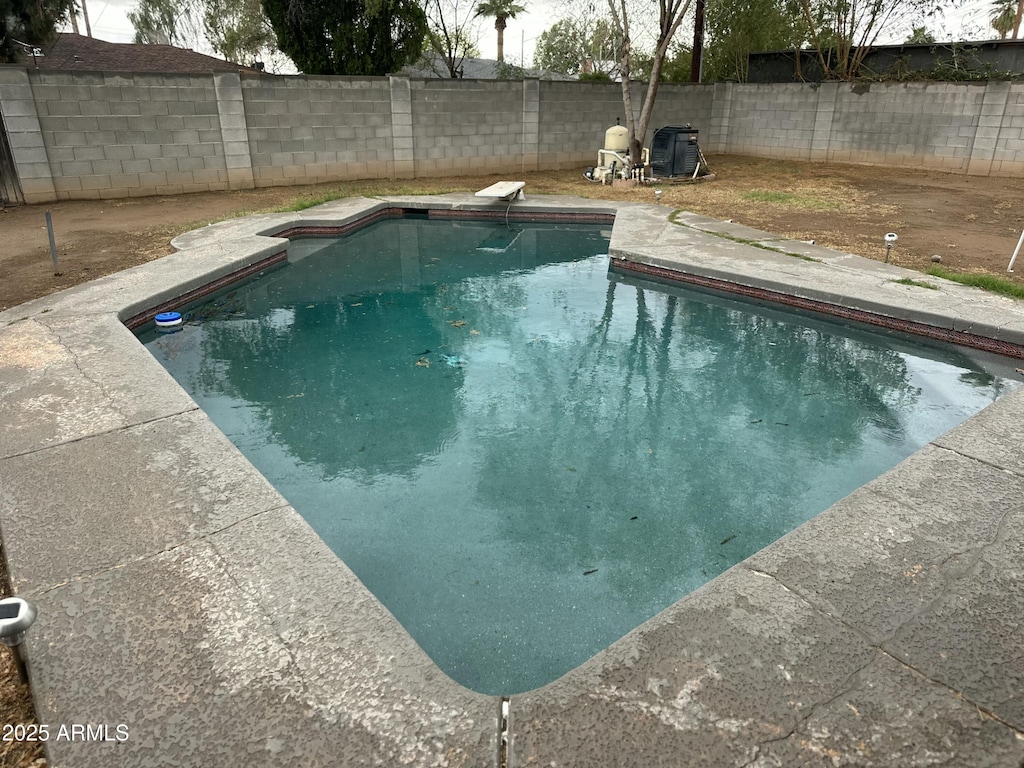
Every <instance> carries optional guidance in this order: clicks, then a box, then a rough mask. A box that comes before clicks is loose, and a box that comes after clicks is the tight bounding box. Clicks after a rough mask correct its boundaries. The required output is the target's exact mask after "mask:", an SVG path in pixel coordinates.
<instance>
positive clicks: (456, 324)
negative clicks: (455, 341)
mask: <svg viewBox="0 0 1024 768" xmlns="http://www.w3.org/2000/svg"><path fill="white" fill-rule="evenodd" d="M465 324H466V321H465V320H449V321H448V325H450V326H451V327H452V328H462V327H463V326H464V325H465Z"/></svg>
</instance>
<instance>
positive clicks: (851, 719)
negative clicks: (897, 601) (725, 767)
mask: <svg viewBox="0 0 1024 768" xmlns="http://www.w3.org/2000/svg"><path fill="white" fill-rule="evenodd" d="M965 753H966V754H969V755H970V758H968V760H969V763H968V762H965ZM1019 760H1020V739H1019V738H1018V734H1017V733H1015V732H1014V730H1013V729H1012V728H1007V727H1006V726H1005V725H1004V724H1003V723H1000V722H999V721H998V720H996V719H994V718H992V717H990V716H988V715H986V714H985V713H984V712H979V711H978V709H977V707H974V706H972V705H971V704H970V703H968V702H966V701H964V700H963V698H961V697H960V696H958V695H957V694H956V693H955V692H954V691H952V690H950V689H949V688H947V687H945V686H943V685H939V684H937V683H935V682H934V681H931V680H929V679H927V678H926V677H924V676H922V675H920V674H918V673H916V672H914V670H912V669H909V668H907V667H905V666H904V665H902V664H899V663H898V662H896V661H895V660H894V659H892V658H891V657H889V656H887V655H886V654H884V653H878V654H877V656H876V657H875V659H874V660H873V661H872V663H871V664H870V665H869V666H867V667H865V668H864V669H862V670H860V671H859V672H857V674H856V675H854V677H853V678H852V679H851V681H850V684H849V688H848V689H847V690H845V691H843V692H841V693H840V694H838V695H837V696H836V697H835V698H834V699H833V700H832V701H830V702H828V703H827V704H824V705H822V706H820V707H816V708H815V710H814V711H813V713H812V714H811V716H810V717H808V718H807V719H806V720H805V721H804V722H802V723H800V725H799V726H798V727H797V728H796V730H795V731H794V732H793V733H791V734H789V735H788V736H787V737H786V738H785V739H784V740H781V741H773V742H769V743H766V744H763V745H761V746H760V749H759V751H758V755H757V759H756V760H754V761H753V762H751V763H750V764H749V765H750V766H751V768H754V767H755V766H756V767H757V768H769V766H770V767H771V768H784V767H785V766H794V765H850V766H854V765H855V766H863V768H891V767H892V766H925V765H927V766H945V767H946V768H959V767H960V766H963V765H967V764H970V765H971V766H977V768H982V767H983V766H985V767H986V768H996V767H997V766H1012V765H1017V763H1018V761H1019Z"/></svg>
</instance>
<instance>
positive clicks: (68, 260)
mask: <svg viewBox="0 0 1024 768" xmlns="http://www.w3.org/2000/svg"><path fill="white" fill-rule="evenodd" d="M709 162H710V164H711V170H712V171H713V172H714V174H715V179H714V180H713V181H706V182H703V183H699V184H686V185H678V186H664V187H662V190H663V191H662V196H661V204H662V205H664V206H666V207H670V208H683V209H686V210H690V211H694V212H697V213H702V214H706V215H708V216H715V217H717V218H721V219H732V220H734V221H736V222H739V223H741V224H747V225H750V226H753V227H757V228H759V229H763V230H766V231H768V232H772V233H775V234H778V235H786V236H789V237H793V238H797V239H801V240H815V241H816V242H817V243H818V244H820V245H825V246H829V247H832V248H838V249H840V250H844V251H848V252H851V253H856V254H859V255H861V256H868V257H871V258H876V259H882V258H884V257H885V248H884V246H883V241H882V237H883V235H884V234H885V233H886V232H896V233H897V234H898V235H899V242H898V244H897V246H896V247H895V248H894V249H893V252H892V261H893V262H895V263H897V264H901V265H903V266H907V267H911V268H914V269H921V270H923V269H926V268H927V267H928V266H930V264H931V261H930V259H931V256H932V255H933V254H938V255H940V256H941V257H942V264H943V266H946V267H949V268H950V269H954V270H957V271H964V272H972V271H978V272H989V273H992V274H995V275H1002V276H1008V275H1006V265H1007V263H1008V262H1009V260H1010V256H1011V254H1012V253H1013V249H1014V246H1015V245H1016V242H1017V238H1018V237H1019V236H1020V232H1021V229H1022V228H1024V184H1022V183H1021V181H1020V179H1009V178H1005V179H992V178H978V177H968V176H961V175H951V174H945V173H937V172H932V171H918V170H908V169H892V168H882V167H874V166H855V165H822V164H812V163H796V162H788V161H776V160H761V159H756V158H747V157H737V156H712V157H710V158H709ZM495 178H496V177H493V176H488V177H458V178H439V179H421V180H417V181H412V182H386V181H385V182H381V181H368V182H350V183H343V184H330V185H322V186H319V187H276V188H263V189H257V190H247V191H241V192H210V193H201V194H192V195H179V196H164V197H147V198H137V199H128V200H106V201H102V202H63V203H54V204H52V205H49V206H45V205H34V206H22V207H18V208H8V209H6V210H5V211H4V212H2V213H0V236H2V241H0V242H2V243H3V249H2V252H0V275H2V279H0V309H6V308H8V307H12V306H15V305H17V304H20V303H22V302H24V301H27V300H29V299H31V298H35V297H37V296H42V295H45V294H48V293H52V292H53V291H57V290H61V289H63V288H67V287H69V286H72V285H75V284H77V283H81V282H84V281H86V280H91V279H93V278H95V277H99V276H101V275H105V274H109V273H111V272H116V271H118V270H121V269H124V268H125V267H129V266H133V265H135V264H141V263H143V262H145V261H149V260H151V259H154V258H157V257H159V256H163V255H165V254H167V253H170V251H171V248H170V245H169V241H170V239H171V238H172V237H173V236H174V235H176V234H178V233H180V232H184V231H187V230H189V229H194V228H196V227H199V226H202V225H204V224H206V223H209V222H211V221H217V220H219V219H223V218H229V217H231V216H235V215H242V214H245V213H253V212H256V211H264V210H271V209H276V208H281V207H285V206H288V205H291V204H293V203H295V202H296V201H297V200H313V199H321V198H323V199H326V198H327V197H329V196H341V195H344V196H350V195H360V194H362V195H369V196H373V195H386V194H389V193H399V192H401V193H409V192H412V193H430V192H448V191H471V190H477V189H480V188H482V187H484V186H486V185H487V184H490V183H491V182H492V181H494V180H495ZM523 178H525V180H526V182H527V188H526V190H527V193H528V194H539V193H562V194H575V195H581V196H584V197H601V198H615V199H622V200H641V201H646V202H654V192H653V189H651V188H641V189H621V188H611V187H604V186H601V185H599V184H593V183H591V182H588V181H586V180H585V179H584V178H583V176H582V169H580V172H575V171H560V172H549V173H543V174H541V173H537V174H526V175H525V176H524V177H523ZM47 209H49V210H50V211H51V212H52V217H53V225H54V230H55V232H56V241H57V247H58V270H57V271H58V272H59V274H58V275H54V269H53V264H52V261H51V258H50V250H49V245H48V240H47V235H46V220H45V213H46V210H47ZM1021 267H1022V268H1021V269H1020V270H1017V271H1018V273H1019V274H1020V277H1019V278H1017V279H1018V280H1020V281H1021V282H1024V261H1022V264H1021ZM1008 277H1015V276H1008Z"/></svg>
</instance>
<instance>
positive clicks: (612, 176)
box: [583, 118, 649, 184]
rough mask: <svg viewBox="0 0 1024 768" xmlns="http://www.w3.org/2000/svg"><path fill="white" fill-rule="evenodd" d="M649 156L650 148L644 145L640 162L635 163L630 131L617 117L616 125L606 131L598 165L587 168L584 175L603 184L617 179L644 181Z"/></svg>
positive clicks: (598, 156) (589, 179)
mask: <svg viewBox="0 0 1024 768" xmlns="http://www.w3.org/2000/svg"><path fill="white" fill-rule="evenodd" d="M648 158H649V150H648V149H647V147H644V148H643V151H642V154H641V160H640V164H639V165H635V166H634V165H633V163H632V161H631V160H630V158H629V131H627V130H626V127H625V126H622V125H619V121H618V119H617V118H616V120H615V125H613V126H612V127H611V128H609V129H608V130H607V131H605V132H604V147H603V148H602V149H599V150H597V165H596V166H593V167H590V168H587V169H586V170H585V171H584V172H583V176H584V178H586V179H587V180H588V181H593V182H600V183H602V184H609V183H611V182H613V181H615V180H616V179H635V180H636V181H643V180H644V170H645V168H646V167H647V163H648Z"/></svg>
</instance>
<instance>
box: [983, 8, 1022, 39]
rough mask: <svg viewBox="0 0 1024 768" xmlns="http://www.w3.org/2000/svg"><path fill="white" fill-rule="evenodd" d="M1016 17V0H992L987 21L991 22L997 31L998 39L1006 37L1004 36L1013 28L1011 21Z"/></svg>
mask: <svg viewBox="0 0 1024 768" xmlns="http://www.w3.org/2000/svg"><path fill="white" fill-rule="evenodd" d="M1016 19H1017V2H1016V0H994V2H993V3H992V12H991V13H990V14H989V23H991V24H992V29H994V30H995V31H996V32H998V33H999V39H1000V40H1005V39H1006V36H1007V35H1008V34H1009V33H1010V31H1011V30H1012V29H1013V23H1014V21H1016Z"/></svg>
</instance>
